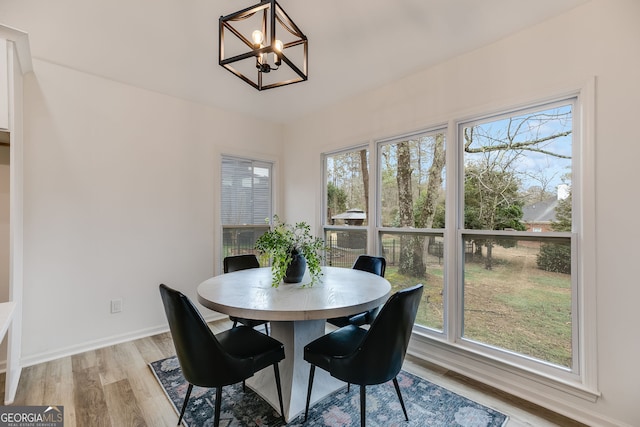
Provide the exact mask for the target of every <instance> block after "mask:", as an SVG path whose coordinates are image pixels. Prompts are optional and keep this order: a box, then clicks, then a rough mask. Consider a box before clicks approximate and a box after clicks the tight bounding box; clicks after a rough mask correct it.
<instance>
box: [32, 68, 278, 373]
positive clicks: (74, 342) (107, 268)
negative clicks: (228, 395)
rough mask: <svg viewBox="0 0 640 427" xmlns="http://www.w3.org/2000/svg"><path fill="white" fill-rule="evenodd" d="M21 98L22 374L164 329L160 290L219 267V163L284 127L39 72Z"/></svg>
mask: <svg viewBox="0 0 640 427" xmlns="http://www.w3.org/2000/svg"><path fill="white" fill-rule="evenodd" d="M24 95H25V102H24V104H25V117H26V122H25V134H26V135H25V153H24V164H25V178H24V179H25V187H24V194H25V200H24V203H25V209H24V210H25V221H24V227H25V230H24V231H25V232H24V239H25V240H24V248H25V249H24V255H25V265H24V269H25V285H24V342H23V356H24V357H23V361H24V363H26V364H30V363H35V362H38V361H41V360H44V359H49V358H55V357H58V356H60V355H62V354H66V353H74V352H77V351H81V350H83V349H86V348H88V347H91V346H100V345H104V344H106V343H111V342H113V341H117V340H120V339H127V338H131V337H134V336H138V335H144V334H149V333H152V332H154V331H157V330H158V328H163V327H164V326H165V325H166V318H165V316H164V312H163V311H162V305H161V301H160V296H159V292H158V285H159V284H160V283H166V284H168V285H170V286H173V287H176V288H179V289H181V290H183V291H184V292H185V293H186V294H188V295H190V296H191V297H192V298H193V299H194V300H195V298H196V295H195V289H196V286H197V285H198V284H199V283H200V282H201V281H203V280H204V279H206V278H208V277H210V276H212V275H213V273H214V271H215V270H216V269H217V263H216V262H215V261H214V260H215V259H217V253H214V247H215V243H216V242H217V240H216V239H219V238H220V237H219V232H218V231H219V227H216V225H215V224H216V222H215V221H217V217H218V215H217V212H218V194H219V193H218V188H219V185H220V180H219V174H220V172H219V163H220V154H221V153H225V154H236V155H245V154H247V153H251V154H252V155H253V156H254V157H258V158H265V159H277V157H278V155H279V153H280V149H281V146H280V145H281V133H282V131H281V127H279V126H275V125H271V124H268V123H262V122H259V121H255V120H252V119H248V118H243V117H240V116H238V115H235V114H231V113H227V112H224V111H220V110H215V109H211V108H208V107H204V106H202V105H198V104H194V103H190V102H186V101H182V100H178V99H175V98H171V97H168V96H164V95H160V94H157V93H153V92H148V91H145V90H141V89H137V88H134V87H130V86H126V85H122V84H119V83H117V82H113V81H109V80H104V79H101V78H98V77H95V76H91V75H87V74H84V73H80V72H77V71H73V70H70V69H67V68H64V67H61V66H58V65H54V64H51V63H48V62H44V61H39V60H35V61H34V73H32V74H29V75H27V76H26V78H25V90H24ZM257 140H259V141H260V144H259V145H255V144H254V141H257ZM114 298H122V299H123V308H124V309H123V312H122V313H119V314H110V300H111V299H114Z"/></svg>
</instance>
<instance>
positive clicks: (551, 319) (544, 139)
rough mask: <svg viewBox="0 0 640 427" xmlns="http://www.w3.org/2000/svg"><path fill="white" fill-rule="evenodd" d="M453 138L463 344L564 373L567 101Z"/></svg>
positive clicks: (568, 334) (569, 322) (568, 299)
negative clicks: (458, 162) (458, 154)
mask: <svg viewBox="0 0 640 427" xmlns="http://www.w3.org/2000/svg"><path fill="white" fill-rule="evenodd" d="M458 135H459V141H458V144H459V146H460V147H462V148H463V149H462V160H463V167H462V168H460V172H461V174H462V176H461V177H460V179H461V181H462V183H463V186H464V191H461V192H460V194H459V196H460V197H461V198H462V200H463V202H462V207H463V213H464V215H463V217H462V218H461V221H460V222H461V223H460V224H459V229H460V232H461V235H462V242H461V243H462V245H463V246H464V247H465V248H469V250H465V252H464V256H462V257H461V258H460V259H461V265H460V267H459V268H460V270H461V271H462V273H463V277H464V281H463V283H462V301H461V305H462V312H461V313H460V315H461V316H462V318H461V325H462V328H461V329H462V330H461V337H462V338H463V339H465V340H469V341H471V342H474V343H478V344H482V345H486V346H489V347H492V348H495V349H500V350H503V351H504V352H505V354H507V355H510V354H518V355H522V356H525V357H528V358H533V359H538V360H540V361H543V362H546V363H549V364H553V365H557V366H559V367H563V368H568V369H571V368H573V367H574V366H575V360H574V351H573V339H574V336H575V335H576V334H575V332H576V331H575V325H576V322H575V319H574V316H575V312H574V298H575V294H576V290H575V286H574V285H575V280H572V272H571V266H572V259H573V258H574V257H572V249H571V248H572V245H571V243H572V242H571V240H572V237H571V231H572V223H573V216H572V205H571V200H572V197H571V196H572V192H571V188H572V185H571V183H572V176H573V173H572V172H573V168H572V159H573V157H574V156H573V145H574V144H573V100H567V101H565V102H561V103H558V104H549V105H544V106H541V107H538V108H533V109H529V110H523V111H517V112H513V113H507V114H504V115H499V116H493V117H488V118H483V119H479V120H475V121H470V122H465V123H462V124H460V126H459V133H458ZM543 227H544V229H545V231H544V232H543V231H542V229H543ZM534 233H535V235H534Z"/></svg>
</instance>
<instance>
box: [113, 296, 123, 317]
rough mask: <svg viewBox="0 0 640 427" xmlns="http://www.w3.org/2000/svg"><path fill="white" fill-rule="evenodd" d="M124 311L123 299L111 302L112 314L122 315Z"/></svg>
mask: <svg viewBox="0 0 640 427" xmlns="http://www.w3.org/2000/svg"><path fill="white" fill-rule="evenodd" d="M121 311H122V298H118V299H112V300H111V314H113V313H120V312H121Z"/></svg>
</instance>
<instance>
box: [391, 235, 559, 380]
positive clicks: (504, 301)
mask: <svg viewBox="0 0 640 427" xmlns="http://www.w3.org/2000/svg"><path fill="white" fill-rule="evenodd" d="M537 253H538V251H537V249H536V248H527V247H519V248H509V249H505V248H494V252H493V256H494V258H493V261H494V262H493V268H492V269H491V270H487V269H485V264H484V260H483V259H476V260H475V261H471V262H467V263H466V264H465V272H464V277H465V285H464V319H463V320H464V337H465V338H468V339H471V340H474V341H478V342H482V343H486V344H489V345H491V346H495V347H498V348H502V349H506V350H509V351H513V352H516V353H520V354H524V355H527V356H530V357H533V358H537V359H541V360H545V361H548V362H551V363H554V364H557V365H560V366H565V367H570V366H571V355H572V353H571V327H572V323H571V322H572V320H571V277H570V276H569V275H567V274H562V273H551V272H546V271H542V270H540V269H538V268H537V265H536V261H535V260H536V255H537ZM386 277H387V279H388V280H389V281H390V282H391V284H392V287H393V289H394V291H395V290H398V289H402V288H406V287H408V286H413V285H415V284H416V283H422V284H424V285H425V291H424V295H423V300H422V303H421V304H420V308H419V313H418V317H417V319H416V323H418V324H422V325H425V326H427V327H429V328H433V329H436V330H442V328H443V310H444V305H443V298H442V289H443V266H442V265H440V264H438V263H432V264H430V265H428V267H427V276H426V278H424V277H423V278H416V277H407V276H403V275H401V274H399V273H398V268H397V266H393V265H391V266H388V267H387V273H386Z"/></svg>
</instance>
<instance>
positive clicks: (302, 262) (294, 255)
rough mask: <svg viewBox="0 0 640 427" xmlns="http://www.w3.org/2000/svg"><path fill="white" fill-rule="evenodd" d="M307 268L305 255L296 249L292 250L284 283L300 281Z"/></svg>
mask: <svg viewBox="0 0 640 427" xmlns="http://www.w3.org/2000/svg"><path fill="white" fill-rule="evenodd" d="M306 268H307V260H306V259H305V257H304V255H302V254H301V253H299V252H298V251H296V250H294V251H292V252H291V262H290V263H289V267H287V272H286V273H285V275H284V278H283V279H282V281H283V282H284V283H300V282H302V277H304V271H305V270H306Z"/></svg>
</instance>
